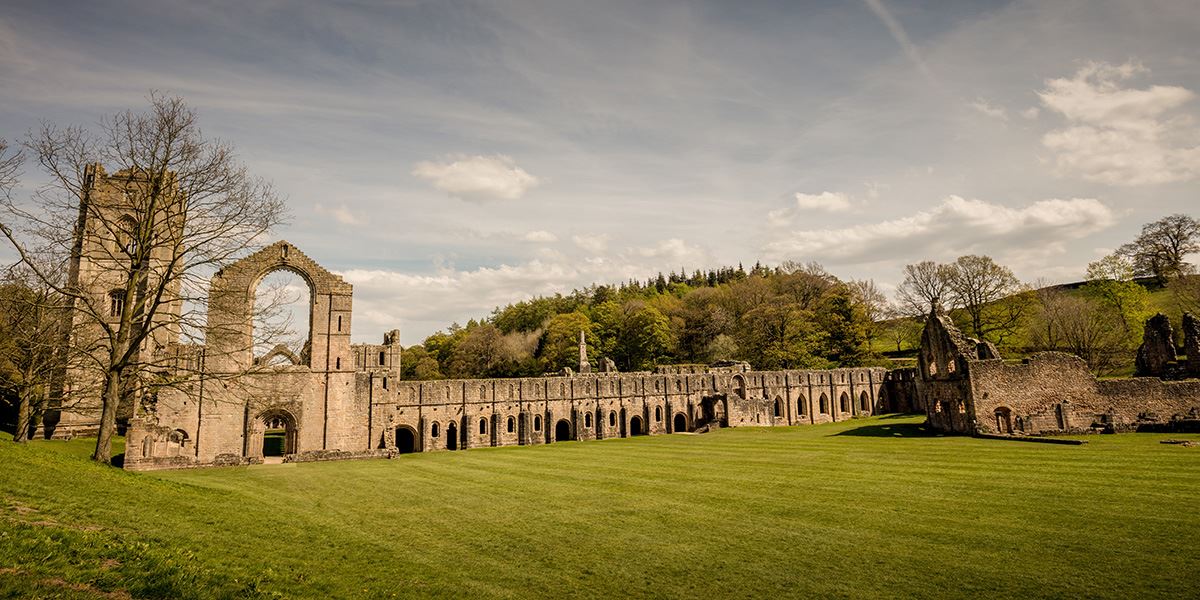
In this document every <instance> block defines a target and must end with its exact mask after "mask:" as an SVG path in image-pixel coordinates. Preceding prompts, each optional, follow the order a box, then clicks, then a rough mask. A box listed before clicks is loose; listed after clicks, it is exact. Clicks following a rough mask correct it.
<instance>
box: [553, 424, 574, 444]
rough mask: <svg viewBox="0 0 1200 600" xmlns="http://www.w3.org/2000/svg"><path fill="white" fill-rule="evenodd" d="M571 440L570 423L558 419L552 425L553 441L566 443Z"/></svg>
mask: <svg viewBox="0 0 1200 600" xmlns="http://www.w3.org/2000/svg"><path fill="white" fill-rule="evenodd" d="M570 440H571V423H570V422H568V421H567V420H566V419H559V420H558V422H557V423H555V424H554V441H556V442H567V441H570Z"/></svg>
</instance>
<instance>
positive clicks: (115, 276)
mask: <svg viewBox="0 0 1200 600" xmlns="http://www.w3.org/2000/svg"><path fill="white" fill-rule="evenodd" d="M149 185H152V184H151V182H150V181H148V179H147V177H146V176H145V175H144V174H143V173H138V172H135V171H132V170H122V171H118V172H116V173H112V174H108V173H106V172H105V171H104V168H103V167H102V166H100V165H98V164H93V165H89V166H88V167H87V168H86V169H85V172H84V186H85V187H84V193H83V198H82V200H81V210H80V211H79V220H78V222H77V223H76V231H77V234H76V236H75V238H74V244H75V248H74V253H73V254H74V256H73V257H72V260H71V262H70V267H69V269H70V273H69V274H68V285H69V286H70V287H72V288H76V289H79V290H81V291H82V292H83V294H84V295H83V297H81V298H79V299H78V300H76V301H75V302H74V303H72V305H71V307H70V308H69V312H68V315H67V320H69V321H70V323H71V326H70V328H69V329H68V334H69V335H70V336H71V340H70V345H71V346H72V347H74V348H78V349H80V350H81V352H80V353H79V354H78V355H77V356H76V357H75V358H74V359H73V360H71V361H69V362H68V363H67V364H66V365H64V369H65V371H64V372H63V373H61V374H60V375H59V376H57V377H56V378H55V379H56V380H55V382H54V385H55V386H56V388H57V389H56V391H55V393H53V394H51V396H52V405H51V406H50V407H49V409H50V410H49V411H48V413H47V415H46V419H45V420H44V422H43V423H42V427H43V429H44V431H45V432H47V433H49V434H50V435H52V436H53V437H70V436H74V435H81V434H92V433H95V431H96V428H97V424H98V423H99V419H100V411H99V403H98V401H97V400H96V399H97V398H98V397H99V395H100V391H101V390H100V388H101V387H102V385H103V377H102V376H101V374H100V373H99V372H98V371H97V370H96V369H95V368H92V367H93V366H94V365H93V364H92V361H91V360H90V357H92V356H96V355H100V354H105V353H107V352H108V349H109V347H110V346H109V341H110V339H111V338H110V335H109V333H108V332H106V331H104V328H105V325H116V324H117V323H119V321H120V318H121V313H122V311H124V310H132V307H131V306H128V305H130V304H132V303H131V302H130V301H129V300H130V298H131V297H133V296H134V293H135V292H134V290H127V289H126V287H127V286H126V282H128V281H129V280H130V278H129V270H130V256H131V255H133V254H135V252H134V251H135V250H136V245H137V243H138V240H139V239H145V238H146V236H154V237H157V238H159V239H167V240H170V239H178V237H179V235H180V232H181V231H182V228H183V216H182V203H181V202H176V201H171V200H172V199H176V196H175V195H174V194H172V193H164V194H160V196H159V197H161V198H166V199H168V201H167V202H164V203H162V204H159V205H158V206H156V207H153V208H149V209H148V208H147V207H145V206H139V205H137V204H138V203H139V202H140V201H141V199H142V198H144V196H145V194H143V193H141V191H142V188H144V187H146V186H149ZM161 185H164V186H166V187H168V188H171V187H173V186H174V183H173V182H172V181H166V182H161ZM131 213H133V214H142V215H146V214H150V215H152V217H153V219H152V221H153V223H152V224H144V223H139V222H138V220H137V219H135V218H134V217H133V216H132V214H131ZM140 227H147V228H148V230H147V231H141V230H139V228H140ZM168 247H169V244H163V245H161V247H159V246H156V247H154V248H152V253H151V255H150V256H149V257H148V263H149V264H148V265H147V271H148V272H149V273H150V275H149V278H150V280H149V282H148V287H150V288H151V289H153V288H154V286H155V285H156V283H158V282H159V281H161V280H159V281H156V280H154V274H155V273H158V272H159V271H160V270H161V269H162V267H163V265H165V264H166V263H168V262H169V261H171V259H172V256H170V251H169V250H168V249H167V248H168ZM167 294H168V295H169V296H171V297H173V298H175V299H174V300H169V301H166V302H164V303H163V305H162V306H161V307H160V309H159V311H158V313H157V314H156V315H155V318H154V322H153V323H150V324H148V326H147V329H148V330H149V335H148V336H147V337H146V339H145V340H144V341H142V343H141V344H139V345H138V347H137V348H135V349H134V352H135V354H137V355H141V356H142V358H143V359H145V357H149V356H156V355H163V353H164V352H166V351H167V349H168V348H172V347H175V346H177V345H178V342H179V335H180V332H179V328H178V321H179V316H180V311H181V308H182V301H181V300H179V299H178V296H179V293H178V286H177V285H174V284H172V288H171V289H168V290H167ZM99 362H101V363H102V362H103V361H102V360H101V361H99ZM133 396H134V394H133V393H126V394H125V395H124V397H123V398H122V401H121V403H120V407H119V409H118V412H119V414H121V415H122V416H123V417H125V418H128V417H129V416H131V415H132V414H133V407H134V398H133Z"/></svg>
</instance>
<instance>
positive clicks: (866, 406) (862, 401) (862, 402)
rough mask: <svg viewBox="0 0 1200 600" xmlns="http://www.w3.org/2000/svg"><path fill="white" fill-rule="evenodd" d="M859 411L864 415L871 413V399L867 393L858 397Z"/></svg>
mask: <svg viewBox="0 0 1200 600" xmlns="http://www.w3.org/2000/svg"><path fill="white" fill-rule="evenodd" d="M858 409H859V410H860V411H862V412H864V413H867V412H871V399H870V398H869V397H867V393H866V392H862V393H860V394H859V395H858Z"/></svg>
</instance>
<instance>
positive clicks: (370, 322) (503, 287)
mask: <svg viewBox="0 0 1200 600" xmlns="http://www.w3.org/2000/svg"><path fill="white" fill-rule="evenodd" d="M713 265H714V260H713V257H712V256H711V254H709V253H708V252H707V251H706V250H705V249H703V248H700V247H697V246H692V245H690V244H688V243H686V242H685V241H683V240H681V239H677V238H672V239H667V240H663V241H661V242H659V243H657V244H655V245H653V246H647V247H637V248H627V249H624V250H622V251H619V252H615V253H613V254H611V255H608V256H604V257H591V258H587V259H585V260H578V259H574V258H572V257H570V256H567V255H565V254H562V253H559V252H554V251H548V252H545V253H542V254H541V255H539V257H538V258H535V259H532V260H529V261H526V262H522V263H518V264H512V265H509V264H503V265H500V266H496V267H479V268H476V269H473V270H457V269H454V268H452V267H443V268H441V269H439V270H438V271H437V272H436V273H434V274H429V275H414V274H409V273H402V272H398V271H390V270H370V269H354V270H349V271H345V272H341V273H339V274H340V275H342V277H344V278H345V279H346V281H348V282H350V283H351V284H352V285H353V286H354V314H355V319H356V324H355V331H387V330H390V329H393V328H395V327H397V326H399V327H400V328H401V331H402V334H403V336H404V339H405V343H406V344H412V343H416V342H419V341H420V340H421V339H422V338H423V337H425V336H426V335H428V334H430V333H432V332H434V331H437V330H440V329H443V328H445V327H446V326H448V325H449V324H450V323H451V322H455V321H457V322H459V323H462V322H465V321H466V320H467V319H471V318H479V317H483V316H486V315H487V314H488V312H489V311H491V309H492V308H494V307H496V306H504V305H506V304H509V303H512V302H517V301H520V300H524V299H527V298H531V297H534V296H539V295H552V294H555V293H565V292H569V291H570V290H572V289H576V288H582V287H586V286H588V285H591V284H593V283H610V284H611V283H618V282H621V281H627V280H629V279H631V278H633V279H641V280H644V279H646V278H648V277H651V276H653V275H654V274H655V273H659V272H662V271H666V270H672V269H676V268H680V267H683V268H701V269H702V268H707V267H711V266H713ZM364 341H366V340H364Z"/></svg>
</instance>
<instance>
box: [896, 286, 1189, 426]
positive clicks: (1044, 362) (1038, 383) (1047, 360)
mask: <svg viewBox="0 0 1200 600" xmlns="http://www.w3.org/2000/svg"><path fill="white" fill-rule="evenodd" d="M1188 322H1189V323H1190V322H1191V319H1190V315H1189V319H1188ZM1164 330H1165V331H1167V332H1169V330H1170V325H1169V324H1166V323H1165V317H1161V318H1159V317H1156V318H1155V319H1151V322H1150V323H1148V324H1147V335H1146V339H1147V343H1146V344H1144V346H1143V348H1142V350H1141V351H1139V353H1138V364H1139V368H1151V369H1157V370H1158V372H1159V373H1162V372H1163V371H1164V370H1168V369H1167V366H1168V363H1170V362H1171V361H1173V360H1174V356H1175V352H1174V348H1173V347H1172V346H1170V343H1171V342H1170V335H1169V334H1163V333H1162V332H1163V331H1164ZM1164 340H1165V342H1164ZM1189 343H1192V344H1194V343H1195V342H1189ZM1168 353H1169V356H1170V358H1169V359H1166V358H1162V357H1165V356H1167V355H1168ZM1189 360H1192V361H1195V359H1191V357H1189ZM918 362H919V367H918V370H919V373H918V377H917V380H916V394H915V395H916V396H917V402H918V403H920V404H922V405H923V406H924V408H925V411H926V415H927V416H928V419H929V424H930V426H932V427H933V428H934V429H937V430H940V431H946V432H952V433H967V434H1014V435H1021V434H1024V435H1045V434H1058V433H1085V432H1097V431H1108V432H1120V431H1136V430H1138V429H1143V428H1146V429H1152V428H1159V427H1164V426H1168V425H1170V424H1172V423H1180V422H1182V421H1185V420H1194V419H1196V418H1198V417H1200V380H1195V379H1192V380H1186V381H1164V380H1163V379H1161V378H1160V377H1158V376H1154V377H1134V378H1129V379H1112V380H1097V379H1096V378H1095V377H1093V376H1092V374H1091V372H1090V371H1088V368H1087V364H1086V363H1085V362H1084V361H1083V359H1081V358H1079V357H1077V356H1074V355H1070V354H1064V353H1061V352H1043V353H1040V354H1036V355H1034V356H1032V357H1030V358H1028V359H1026V360H1024V361H1023V362H1021V363H1020V364H1010V363H1006V362H1004V361H1003V360H1000V357H999V356H998V355H997V354H996V352H995V348H994V347H991V346H990V345H986V344H980V343H979V342H977V341H976V340H972V339H969V338H967V337H966V336H964V335H963V334H962V333H961V332H959V330H958V329H957V328H956V327H955V326H954V324H953V323H952V322H951V321H950V318H949V317H947V316H946V315H945V314H944V313H942V312H941V311H940V310H936V309H935V310H934V311H933V312H932V313H931V314H930V315H929V318H928V319H927V320H926V325H925V332H924V334H923V336H922V341H921V349H920V353H919V359H918ZM1190 364H1195V363H1194V362H1192V363H1190Z"/></svg>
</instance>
